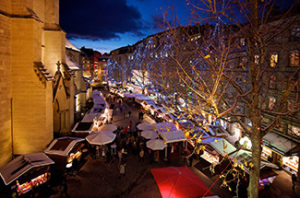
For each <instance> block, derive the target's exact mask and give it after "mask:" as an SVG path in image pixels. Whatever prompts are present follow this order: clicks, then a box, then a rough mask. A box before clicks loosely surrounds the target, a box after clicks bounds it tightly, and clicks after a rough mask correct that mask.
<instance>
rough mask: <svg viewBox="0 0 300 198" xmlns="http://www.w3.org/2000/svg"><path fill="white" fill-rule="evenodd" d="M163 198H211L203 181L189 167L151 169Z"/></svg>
mask: <svg viewBox="0 0 300 198" xmlns="http://www.w3.org/2000/svg"><path fill="white" fill-rule="evenodd" d="M151 173H152V175H153V176H154V179H155V181H156V184H157V186H158V188H159V190H160V194H161V196H162V198H198V197H202V196H210V195H212V193H211V192H210V191H209V189H208V188H207V186H206V185H205V184H204V183H203V181H202V180H201V179H200V178H199V177H198V176H197V175H196V174H195V173H193V172H192V171H191V170H190V169H189V168H188V167H186V166H184V167H165V168H154V169H151Z"/></svg>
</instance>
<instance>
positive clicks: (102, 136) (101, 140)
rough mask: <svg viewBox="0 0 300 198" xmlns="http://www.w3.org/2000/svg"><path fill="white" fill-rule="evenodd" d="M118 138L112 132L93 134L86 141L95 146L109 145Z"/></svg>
mask: <svg viewBox="0 0 300 198" xmlns="http://www.w3.org/2000/svg"><path fill="white" fill-rule="evenodd" d="M115 138H116V135H115V134H113V133H112V132H111V131H100V132H92V133H90V134H89V135H88V136H87V137H86V138H85V139H86V140H87V141H88V142H89V143H90V144H93V145H105V144H109V143H111V142H112V141H114V139H115Z"/></svg>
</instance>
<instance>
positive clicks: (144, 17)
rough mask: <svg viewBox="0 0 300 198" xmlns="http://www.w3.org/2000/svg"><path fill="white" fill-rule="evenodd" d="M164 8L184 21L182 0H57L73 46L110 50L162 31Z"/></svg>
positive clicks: (181, 21)
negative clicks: (161, 23)
mask: <svg viewBox="0 0 300 198" xmlns="http://www.w3.org/2000/svg"><path fill="white" fill-rule="evenodd" d="M166 11H167V13H168V14H167V16H168V18H169V20H170V21H171V20H172V17H174V16H177V17H178V18H179V19H180V23H182V24H186V23H187V21H188V18H189V16H188V13H189V12H188V7H187V6H186V1H185V0H60V25H61V27H62V28H63V30H64V31H65V32H66V33H67V38H68V39H69V40H70V41H71V42H72V43H73V44H74V45H75V46H76V47H78V48H80V47H82V46H85V47H88V48H94V49H96V50H99V51H100V52H109V51H111V50H113V49H116V48H119V47H123V46H127V45H132V44H134V43H136V42H137V41H139V40H141V39H143V38H145V37H147V36H149V35H151V34H154V33H157V32H160V31H162V29H161V28H159V27H158V23H157V21H161V18H162V15H163V13H165V12H166Z"/></svg>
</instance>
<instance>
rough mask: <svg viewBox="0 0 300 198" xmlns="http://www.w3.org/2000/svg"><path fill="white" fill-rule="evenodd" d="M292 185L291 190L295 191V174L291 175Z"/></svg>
mask: <svg viewBox="0 0 300 198" xmlns="http://www.w3.org/2000/svg"><path fill="white" fill-rule="evenodd" d="M292 183H293V187H292V188H293V190H295V186H296V183H297V176H296V174H295V173H294V174H292Z"/></svg>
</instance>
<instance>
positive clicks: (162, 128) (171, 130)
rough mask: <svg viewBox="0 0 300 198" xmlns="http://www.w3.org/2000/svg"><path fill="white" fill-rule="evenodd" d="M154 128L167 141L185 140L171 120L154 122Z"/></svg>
mask: <svg viewBox="0 0 300 198" xmlns="http://www.w3.org/2000/svg"><path fill="white" fill-rule="evenodd" d="M156 129H157V132H158V133H159V135H160V136H161V137H162V138H163V139H164V141H165V142H167V143H172V142H180V141H184V140H186V137H185V135H184V133H183V132H182V130H178V129H177V128H176V126H175V125H174V124H173V123H172V122H160V123H156Z"/></svg>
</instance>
